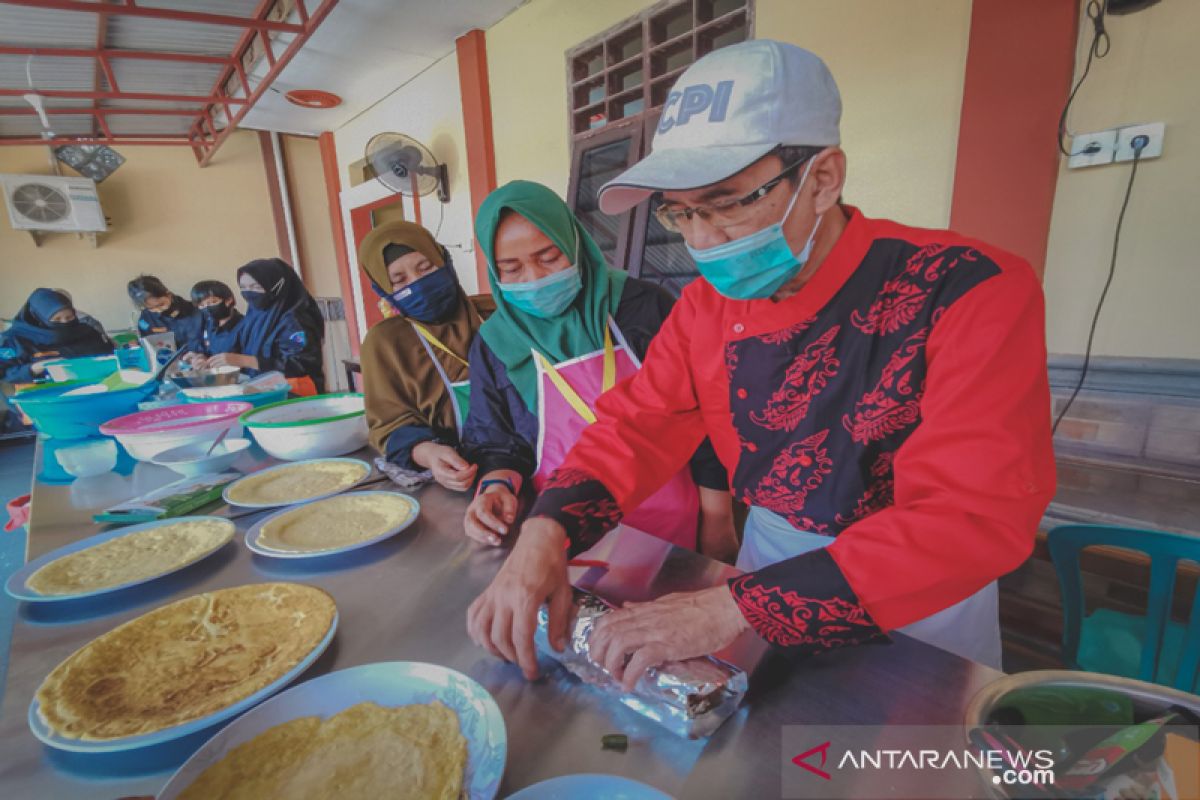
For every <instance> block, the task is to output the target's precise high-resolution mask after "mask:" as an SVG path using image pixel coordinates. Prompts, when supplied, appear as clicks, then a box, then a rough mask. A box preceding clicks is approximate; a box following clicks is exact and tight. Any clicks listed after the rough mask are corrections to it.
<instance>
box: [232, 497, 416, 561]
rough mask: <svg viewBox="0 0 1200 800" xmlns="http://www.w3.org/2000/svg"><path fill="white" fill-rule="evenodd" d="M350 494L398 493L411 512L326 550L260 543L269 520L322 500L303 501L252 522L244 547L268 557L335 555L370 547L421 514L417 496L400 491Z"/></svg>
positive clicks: (308, 507)
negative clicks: (383, 528) (379, 530)
mask: <svg viewBox="0 0 1200 800" xmlns="http://www.w3.org/2000/svg"><path fill="white" fill-rule="evenodd" d="M351 494H355V495H359V494H364V495H374V494H386V495H392V496H396V495H399V496H400V497H403V498H404V499H406V500H407V501H408V502H409V503H411V504H412V509H413V512H412V514H411V515H409V517H408V519H406V520H404V522H402V523H400V524H399V525H396V526H394V527H392V528H389V529H387V530H386V531H384V532H383V533H380V534H379V535H378V536H372V537H371V538H370V539H364V540H362V541H361V542H353V543H351V544H348V545H344V546H342V547H335V548H330V549H328V550H305V551H299V550H276V549H275V548H273V547H270V546H268V545H265V544H262V543H261V542H260V541H259V538H260V537H261V536H262V532H263V528H264V526H266V525H267V524H269V523H270V522H271V520H274V519H279V518H280V517H282V516H285V515H287V514H303V513H304V512H305V511H306V510H307V509H310V508H312V507H313V506H316V505H320V504H321V503H322V502H324V501H323V500H315V501H313V502H311V503H304V504H303V505H300V506H294V507H289V508H285V509H283V510H282V511H278V512H276V513H274V514H272V515H271V516H269V517H266V518H265V519H261V520H259V521H258V522H256V523H254V525H252V526H251V527H250V530H248V531H246V547H249V548H250V549H251V550H252V551H253V552H255V553H258V554H259V555H260V556H268V557H270V558H322V557H324V556H332V555H337V554H338V553H348V552H350V551H351V550H358V549H360V548H363V547H370V546H371V545H373V544H375V543H376V542H382V541H383V540H384V539H389V538H391V537H393V536H395V535H396V534H398V533H400V532H401V531H403V530H404V529H405V528H407V527H409V526H410V525H412V524H413V523H414V522H416V521H417V517H419V516H420V515H421V504H420V503H419V502H417V498H415V497H412V496H410V495H407V494H402V493H401V492H386V491H374V492H352V493H351ZM345 496H347V495H344V494H339V495H335V496H334V497H345ZM334 497H326V498H325V500H333V499H334Z"/></svg>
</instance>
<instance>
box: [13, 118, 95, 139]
mask: <svg viewBox="0 0 1200 800" xmlns="http://www.w3.org/2000/svg"><path fill="white" fill-rule="evenodd" d="M93 124H94V123H93V121H92V118H91V116H88V115H84V114H55V115H54V116H52V117H51V118H50V125H51V127H52V128H53V130H54V132H55V133H56V134H58V135H59V136H89V135H91V133H92V127H93ZM41 133H42V123H41V120H39V119H38V118H37V117H36V116H33V115H21V116H10V115H5V114H0V136H40V135H41Z"/></svg>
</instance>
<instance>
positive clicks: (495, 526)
mask: <svg viewBox="0 0 1200 800" xmlns="http://www.w3.org/2000/svg"><path fill="white" fill-rule="evenodd" d="M519 505H520V503H519V502H518V500H517V496H516V495H515V494H513V493H512V492H510V491H509V490H508V487H507V486H505V485H504V484H502V483H493V484H491V485H490V486H488V487H487V488H486V489H484V490H483V491H482V492H480V493H479V494H478V495H476V496H475V499H474V500H472V501H471V505H469V506H467V516H466V517H465V518H464V519H463V527H464V528H465V529H466V531H467V536H470V537H471V538H472V539H474V540H475V541H477V542H480V543H482V544H487V545H491V546H492V547H497V546H499V544H500V537H501V536H504V535H506V534H507V533H508V531H509V528H510V527H512V524H513V522H515V521H516V519H517V508H518V506H519Z"/></svg>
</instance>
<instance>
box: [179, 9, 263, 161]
mask: <svg viewBox="0 0 1200 800" xmlns="http://www.w3.org/2000/svg"><path fill="white" fill-rule="evenodd" d="M273 3H274V0H259V2H258V6H257V7H256V8H255V9H254V18H255V19H261V18H262V17H265V16H266V15H267V14H268V13H269V12H270V10H271V6H272V4H273ZM253 41H254V31H253V30H252V29H250V28H247V29H246V30H245V31H243V32H242V35H241V36H239V37H238V40H237V44H235V45H234V46H233V52H232V53H231V55H230V61H231V62H232V63H231V66H228V67H226V68H225V69H223V70H221V74H220V75H218V76H217V80H216V81H215V82H214V83H213V88H212V89H211V90H210V91H209V94H211V95H226V96H230V95H229V92H228V91H227V90H226V88H225V87H226V86H227V85H228V84H229V79H230V78H231V77H232V76H233V73H234V71H235V70H236V72H237V76H238V79H239V80H240V81H241V83H242V91H243V92H245V93H246V97H249V96H250V95H251V90H250V80H249V78H248V77H247V76H246V67H245V65H244V64H243V63H242V58H243V56H244V55H245V52H246V49H247V48H248V47H249V46H250V43H251V42H253ZM226 118H227V119H232V118H233V117H232V115H229V116H227V117H226ZM202 122H203V119H201V118H197V119H196V123H195V126H194V127H195V128H199V127H200V126H201V123H202ZM201 138H202V139H203V137H201ZM199 160H200V159H199V158H197V161H199Z"/></svg>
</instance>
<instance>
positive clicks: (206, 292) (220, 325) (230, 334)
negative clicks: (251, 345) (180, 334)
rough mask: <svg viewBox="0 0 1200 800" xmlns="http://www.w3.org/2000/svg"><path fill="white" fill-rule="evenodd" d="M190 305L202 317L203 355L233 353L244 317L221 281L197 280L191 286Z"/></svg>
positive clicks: (201, 349)
mask: <svg viewBox="0 0 1200 800" xmlns="http://www.w3.org/2000/svg"><path fill="white" fill-rule="evenodd" d="M192 303H194V304H195V306H196V308H198V309H200V313H201V315H203V317H204V325H203V327H202V328H201V332H200V351H201V352H202V353H203V354H204V355H206V356H211V355H213V354H215V353H228V352H230V351H232V350H233V346H234V344H235V343H236V342H237V329H238V325H239V324H240V323H241V321H242V318H243V317H242V312H240V311H238V308H237V301H236V300H235V299H234V297H233V290H232V289H230V288H229V287H228V286H227V285H226V284H224V283H222V282H221V281H200V282H199V283H197V284H196V285H195V286H193V287H192Z"/></svg>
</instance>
